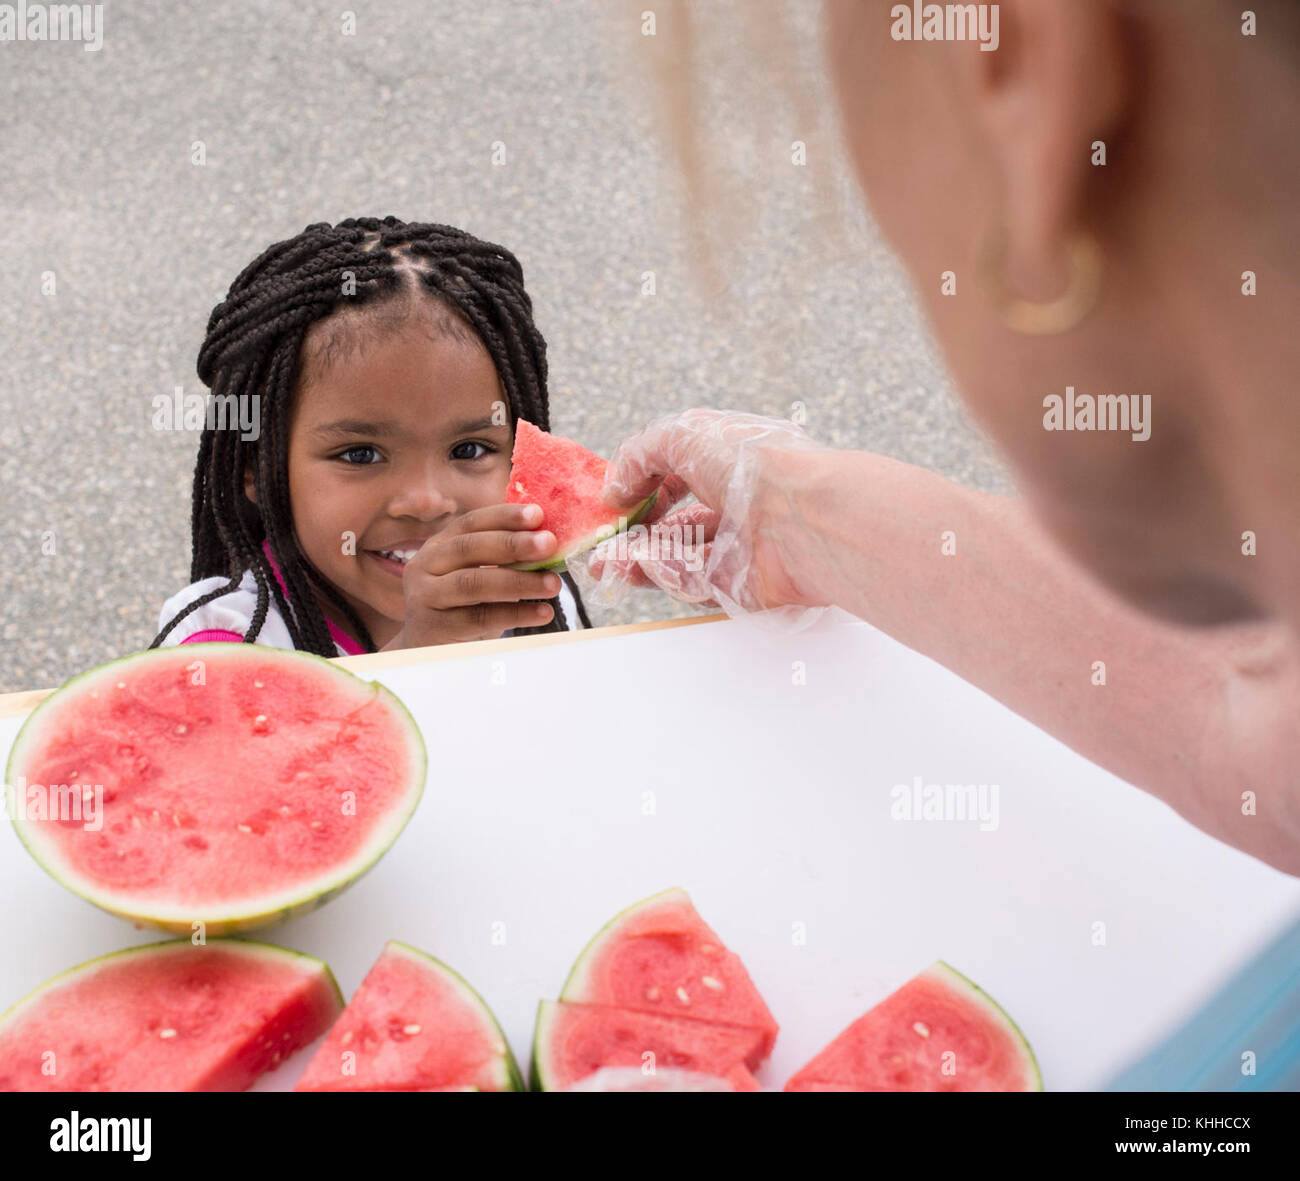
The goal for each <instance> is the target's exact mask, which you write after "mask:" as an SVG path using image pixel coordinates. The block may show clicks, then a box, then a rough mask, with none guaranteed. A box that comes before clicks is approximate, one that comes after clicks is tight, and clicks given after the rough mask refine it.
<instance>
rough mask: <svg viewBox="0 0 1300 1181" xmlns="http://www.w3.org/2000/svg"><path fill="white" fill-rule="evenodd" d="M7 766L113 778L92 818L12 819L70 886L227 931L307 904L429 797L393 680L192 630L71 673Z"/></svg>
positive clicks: (365, 862)
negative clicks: (200, 639)
mask: <svg viewBox="0 0 1300 1181" xmlns="http://www.w3.org/2000/svg"><path fill="white" fill-rule="evenodd" d="M196 661H199V662H201V663H202V667H203V672H202V683H201V684H195V683H194V681H195V673H194V672H193V671H192V670H193V669H194V668H195V662H196ZM9 776H10V779H9V781H10V782H11V783H15V782H22V781H23V780H20V779H18V778H17V777H18V776H21V777H24V780H25V782H26V783H27V784H40V785H52V784H67V785H70V786H72V787H73V788H74V790H76V791H83V792H88V793H90V794H89V795H88V796H86V797H85V798H86V799H87V802H88V803H91V804H93V802H94V790H95V789H94V788H93V787H90V786H85V787H82V786H81V785H97V786H99V787H102V794H101V799H102V815H101V817H100V820H99V823H100V827H99V828H98V829H94V828H93V825H91V824H90V823H88V822H87V819H86V816H85V814H83V813H80V812H78V811H74V810H72V809H66V810H65V813H61V814H60V817H59V818H55V817H54V816H53V814H52V813H53V811H54V809H53V808H52V807H51V808H48V811H49V812H50V815H49V816H48V817H47V816H46V815H44V814H40V815H34V816H33V815H28V816H20V817H19V820H18V824H17V827H18V829H19V835H20V836H21V837H22V839H23V841H24V843H25V844H26V845H27V847H28V849H29V850H30V851H31V852H32V853H33V855H34V856H35V857H36V859H37V860H38V861H39V862H40V863H41V864H42V865H43V866H44V867H45V868H46V869H47V870H48V871H49V872H51V873H52V874H53V875H54V876H55V877H57V878H58V879H59V880H60V881H62V882H63V883H64V884H65V885H67V886H69V887H70V888H71V889H73V890H75V891H76V892H77V893H79V894H82V895H83V896H84V897H87V898H89V899H90V901H92V902H95V903H96V904H97V905H100V906H103V907H104V908H105V909H107V910H110V911H113V912H114V913H117V914H121V915H124V916H126V917H129V918H133V919H136V920H137V922H138V923H149V924H152V925H155V926H160V927H163V929H166V930H172V931H176V932H180V931H185V932H187V933H188V932H189V930H190V929H191V924H192V922H194V921H203V922H205V923H207V924H208V933H209V934H223V933H227V932H229V931H233V930H243V929H250V928H252V927H256V926H260V925H263V924H264V923H266V922H269V921H274V920H275V919H277V918H279V917H282V916H283V913H284V912H288V911H291V910H294V909H309V908H310V906H311V905H312V904H313V902H319V901H320V900H322V896H329V895H331V894H332V893H335V892H337V889H338V888H341V886H342V885H344V884H346V883H347V882H348V881H350V880H352V879H353V878H355V877H357V876H359V875H360V874H361V873H362V872H364V871H365V869H366V868H368V867H369V866H370V865H371V864H373V862H374V861H375V860H377V859H378V857H379V856H380V855H381V854H382V853H383V851H384V849H385V848H387V846H388V845H389V844H390V843H391V842H392V841H393V839H394V838H395V837H396V836H397V834H398V832H400V831H401V828H402V826H403V825H404V824H405V823H406V820H407V818H408V817H409V816H410V813H411V812H412V810H413V809H414V807H415V804H416V802H417V801H418V799H419V796H420V792H421V790H422V788H423V784H424V748H423V743H422V741H421V739H420V734H419V731H418V729H416V727H415V725H414V723H413V722H412V721H411V719H410V716H409V715H408V714H407V713H406V711H405V709H403V708H402V706H401V704H400V702H398V701H397V699H396V698H395V697H393V695H392V694H391V693H389V692H388V691H387V690H386V689H382V688H381V687H380V686H377V685H375V684H372V683H371V682H367V681H363V680H361V679H360V678H358V677H354V676H352V675H351V674H349V673H346V672H344V671H343V670H342V669H339V668H337V667H335V666H333V665H330V664H329V663H328V662H326V661H324V660H320V659H318V658H315V657H311V656H307V655H304V654H302V653H298V652H286V651H281V650H277V649H273V648H263V647H260V646H257V645H249V644H193V645H184V646H182V647H176V648H164V649H157V650H154V651H152V652H146V653H140V654H138V655H135V656H130V657H127V658H125V659H123V660H120V661H117V662H115V663H113V664H109V665H105V666H103V667H101V668H98V669H95V670H92V671H91V672H89V673H87V674H85V675H84V676H82V677H79V678H77V679H76V680H74V681H72V682H70V683H69V684H68V685H67V686H65V687H64V688H63V689H61V690H60V691H59V692H58V693H56V694H55V695H54V696H52V697H50V698H49V699H47V701H46V702H45V703H43V705H41V706H40V707H39V708H38V709H37V710H36V711H35V712H34V713H33V714H32V716H31V718H30V719H29V720H28V723H27V725H26V726H24V728H23V731H22V732H21V733H20V735H19V737H18V739H17V741H16V742H15V744H14V750H13V755H12V757H11V760H10V764H9ZM349 792H350V793H351V795H350V796H347V795H345V794H344V793H349ZM35 798H36V799H37V800H40V798H41V796H40V793H37V796H36V797H35ZM48 798H50V799H52V798H53V797H52V796H49V797H48ZM29 811H31V809H29ZM43 811H44V810H43Z"/></svg>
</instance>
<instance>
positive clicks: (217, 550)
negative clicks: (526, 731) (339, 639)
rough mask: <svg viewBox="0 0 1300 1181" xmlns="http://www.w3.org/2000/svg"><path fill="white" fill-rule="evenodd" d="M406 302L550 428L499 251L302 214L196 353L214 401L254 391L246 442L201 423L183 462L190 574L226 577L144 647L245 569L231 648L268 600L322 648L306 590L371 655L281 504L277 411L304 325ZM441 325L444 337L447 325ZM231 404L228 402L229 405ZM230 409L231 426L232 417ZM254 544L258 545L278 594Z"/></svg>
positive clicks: (387, 225)
mask: <svg viewBox="0 0 1300 1181" xmlns="http://www.w3.org/2000/svg"><path fill="white" fill-rule="evenodd" d="M420 298H425V299H429V300H432V301H433V302H434V303H435V304H441V305H442V307H443V309H444V311H446V310H447V309H450V312H451V313H454V314H455V315H456V316H459V318H460V319H461V320H463V321H464V322H465V324H467V325H469V328H470V329H472V331H473V333H474V334H475V335H476V336H477V337H478V339H479V340H480V341H481V342H482V344H483V346H484V348H485V349H486V350H487V352H488V354H489V355H490V356H491V358H492V363H493V365H494V366H495V367H496V371H497V375H498V377H499V378H500V380H501V384H502V385H503V387H504V388H505V393H506V399H507V402H508V405H509V407H510V414H511V426H512V427H513V426H514V424H515V423H516V422H518V421H519V420H520V419H525V420H527V421H529V422H531V423H533V424H534V425H535V426H537V427H538V428H539V429H541V430H549V429H550V413H549V407H548V396H547V388H546V341H545V340H544V339H543V338H542V335H541V333H539V332H538V331H537V327H536V325H534V323H533V314H532V301H531V300H530V299H529V297H528V293H527V292H526V291H525V290H524V284H523V268H522V267H521V266H520V265H519V260H518V259H517V258H515V256H514V255H513V254H511V253H510V251H508V250H506V249H505V248H504V247H502V246H497V245H494V244H493V243H491V242H484V241H482V240H480V239H478V238H475V237H474V236H473V235H471V234H467V233H465V232H464V231H463V230H458V229H455V228H453V227H452V226H444V225H436V224H433V223H426V222H412V223H407V222H402V221H399V220H398V219H397V218H395V217H385V218H383V219H382V220H380V219H379V218H374V217H358V218H348V219H346V220H345V221H341V222H339V223H338V225H335V226H331V225H330V224H329V223H328V222H316V223H314V224H312V225H309V226H308V227H307V228H306V229H304V230H303V231H302V233H301V234H299V235H298V236H297V237H295V238H290V239H288V240H286V241H283V242H277V243H275V245H273V246H271V247H269V248H268V249H267V250H266V251H264V252H263V253H262V255H261V256H260V257H259V258H257V259H255V260H254V261H253V262H252V263H250V264H249V265H248V266H247V267H245V268H244V270H243V271H242V272H241V273H240V275H239V277H238V278H236V279H235V281H234V283H232V284H231V286H230V290H229V291H228V292H227V294H226V298H225V300H224V301H223V302H222V303H220V304H218V305H217V306H216V307H215V308H214V309H213V311H212V315H211V316H210V317H209V319H208V328H207V336H206V338H205V339H204V341H203V346H202V348H200V350H199V358H198V374H199V378H200V380H201V381H202V382H203V384H204V385H206V386H208V387H209V389H210V390H211V394H212V397H213V398H214V399H225V400H226V402H225V404H226V405H231V404H233V405H236V406H241V407H242V406H243V405H246V403H245V402H244V399H245V398H247V397H248V396H249V395H253V394H258V395H260V397H259V399H258V401H257V402H254V403H253V405H254V406H259V410H260V430H259V432H258V434H257V436H256V442H250V441H249V440H246V439H245V438H244V437H243V436H242V435H241V434H240V432H239V431H237V430H230V429H222V427H221V426H220V425H215V426H213V425H210V426H209V427H208V428H207V429H205V430H204V432H203V436H202V438H201V440H200V442H199V454H198V461H197V463H196V465H195V469H194V492H193V502H192V505H191V535H192V542H193V551H192V557H191V562H190V579H191V581H192V582H198V581H200V580H202V579H205V578H212V577H214V576H221V577H224V578H226V579H228V582H227V583H226V585H225V586H221V587H218V588H217V589H216V590H214V591H211V592H210V593H208V594H205V595H202V596H200V597H199V598H197V599H196V600H195V601H194V602H192V603H190V604H189V605H187V606H186V607H185V608H184V610H182V611H180V612H178V613H177V615H176V616H175V617H174V618H173V619H172V620H171V621H170V622H169V623H168V624H167V625H166V626H165V627H164V628H163V629H162V631H161V632H159V633H158V635H157V636H156V637H155V638H154V641H153V643H152V644H150V647H151V648H156V647H157V646H158V645H159V644H160V643H161V642H162V641H163V640H164V639H165V638H166V636H167V635H168V633H169V632H170V631H171V630H172V629H173V628H174V627H175V626H176V625H177V624H178V623H179V622H180V621H181V620H182V619H184V618H185V617H186V616H187V615H189V614H190V613H191V612H192V611H195V610H197V609H198V608H199V607H202V606H203V605H204V604H205V603H210V602H212V601H213V600H214V599H218V598H220V597H221V596H222V595H226V594H229V593H230V592H231V591H233V590H236V589H237V588H238V587H239V584H240V582H241V581H242V579H243V576H244V573H245V571H251V572H252V574H253V577H254V579H255V580H256V583H257V607H256V610H255V611H254V614H253V619H252V621H251V623H250V625H249V628H248V634H247V635H246V636H244V642H245V643H247V644H251V643H254V642H255V641H256V639H257V637H258V635H259V634H260V632H261V629H262V625H263V623H264V622H265V621H266V616H267V612H268V611H269V609H270V606H271V603H272V602H274V603H275V605H276V607H277V608H278V610H279V612H280V614H281V616H282V617H283V619H284V621H285V624H286V626H287V627H288V629H289V635H290V637H291V638H292V640H293V644H294V647H295V648H298V649H302V650H305V651H308V652H314V653H316V654H317V655H320V656H334V655H336V654H337V653H336V649H335V646H334V641H333V639H332V638H331V636H330V633H329V626H328V623H327V622H326V618H325V615H324V613H323V612H322V610H321V608H320V604H319V602H318V601H317V599H316V597H315V595H314V594H313V593H312V590H313V588H315V589H318V590H319V591H320V593H321V594H322V595H323V596H324V597H325V598H326V599H327V600H328V601H329V602H331V603H333V604H334V605H335V606H336V607H337V608H338V610H339V612H340V614H341V615H342V616H343V617H344V618H345V619H347V621H348V622H349V623H350V624H351V625H352V630H353V633H354V634H355V635H356V637H357V638H358V640H359V641H360V642H361V644H362V646H363V647H364V649H365V650H366V651H368V652H373V651H375V643H374V640H373V639H372V637H371V635H370V633H369V631H368V630H367V628H366V626H365V624H363V623H362V621H361V619H360V618H359V617H358V615H357V613H356V611H355V610H353V608H352V606H351V605H350V604H349V603H348V602H347V601H346V600H345V599H344V598H343V596H342V595H341V594H340V592H339V591H338V590H337V589H335V587H334V586H333V585H332V584H331V583H330V582H329V580H328V579H326V578H325V576H324V575H322V574H321V573H320V571H319V570H317V569H316V568H315V566H314V565H313V564H312V563H311V562H310V561H309V560H308V558H307V556H306V555H305V554H304V553H303V552H302V550H301V548H300V547H299V545H298V541H297V537H296V534H295V532H294V528H293V513H292V510H291V506H290V503H289V477H288V466H289V464H288V447H289V437H288V436H289V415H290V411H291V408H292V402H293V397H294V393H295V389H296V388H297V385H298V383H299V381H300V379H301V376H302V361H303V341H304V338H305V337H306V335H307V331H308V329H309V328H310V327H311V326H312V325H313V324H315V323H317V322H318V321H320V320H323V319H325V318H326V317H329V316H330V315H331V314H332V313H335V312H336V311H337V310H339V309H340V308H346V309H348V310H349V311H350V312H355V310H356V309H364V311H362V312H361V313H360V315H359V316H356V317H355V318H356V319H358V320H359V321H360V322H361V323H362V324H363V325H364V324H365V323H366V322H367V321H369V322H371V324H372V326H373V322H374V321H375V320H376V319H377V313H378V314H382V313H384V312H387V311H389V310H390V309H391V308H392V306H393V305H395V304H399V303H409V302H411V301H414V300H417V299H420ZM450 318H451V317H450V316H448V319H450ZM447 328H448V329H449V330H450V331H452V332H456V331H458V326H456V325H454V324H453V325H447ZM460 330H463V326H461V327H460ZM231 398H235V399H238V401H237V402H234V403H231V402H230V401H229V399H231ZM234 417H235V421H238V420H239V419H241V418H242V415H236V416H234ZM246 465H248V466H249V467H250V468H251V470H252V471H253V473H254V481H255V487H256V491H257V503H256V504H253V503H252V502H251V501H250V500H249V499H248V497H247V496H245V494H244V470H245V466H246ZM263 541H266V542H268V543H269V547H270V550H271V555H272V557H273V558H274V559H275V562H276V565H277V566H278V567H279V570H280V576H281V577H282V578H283V579H284V584H285V587H286V588H287V590H288V600H289V601H286V595H285V591H284V590H282V589H281V587H280V583H279V581H278V580H277V579H276V577H275V571H274V570H273V569H272V566H271V563H270V561H269V560H268V559H267V556H266V554H265V553H264V551H263V545H262V543H263ZM561 577H562V578H563V579H564V581H565V583H566V584H567V585H568V587H569V589H570V591H571V592H572V593H573V598H574V602H575V603H576V604H577V608H578V616H579V619H580V620H581V622H582V623H583V625H584V626H586V627H590V626H591V622H590V620H589V619H588V618H587V612H586V608H585V607H584V605H583V602H582V598H581V595H580V594H579V592H578V588H577V586H576V585H575V584H574V582H573V577H572V575H570V574H569V573H568V572H567V571H566V572H564V573H563V574H562V575H561ZM290 601H291V602H292V604H293V606H292V609H291V608H290V605H289V603H290ZM550 603H551V607H552V610H553V612H554V615H553V617H552V618H551V620H550V621H549V622H548V623H545V624H543V625H541V626H540V627H521V628H516V629H514V633H513V634H515V635H530V634H534V633H537V632H555V631H567V630H568V627H567V624H566V622H565V619H564V612H563V611H562V610H561V608H560V601H559V599H558V597H557V598H554V599H552V600H550Z"/></svg>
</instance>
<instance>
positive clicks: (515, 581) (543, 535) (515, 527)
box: [383, 504, 561, 651]
mask: <svg viewBox="0 0 1300 1181" xmlns="http://www.w3.org/2000/svg"><path fill="white" fill-rule="evenodd" d="M541 523H542V510H541V509H540V508H539V507H538V506H537V505H535V504H494V505H488V506H487V507H485V508H477V509H473V510H471V511H470V512H468V513H465V514H464V515H462V516H460V517H457V518H456V519H455V520H454V521H453V522H452V523H451V524H450V525H449V526H448V527H447V528H446V529H445V530H444V531H443V532H441V533H439V534H438V535H437V536H436V537H431V538H429V540H428V541H426V542H425V543H424V545H423V546H421V548H420V552H419V553H417V554H416V555H415V557H413V558H412V559H411V560H410V561H409V562H408V563H407V564H406V569H405V570H403V571H402V589H403V592H404V594H405V596H406V620H405V622H404V623H403V624H402V629H401V631H399V632H398V633H397V635H396V636H395V637H394V638H393V639H392V640H391V641H390V642H389V643H387V644H385V645H384V648H383V650H385V651H387V650H388V649H392V648H422V647H425V646H426V645H430V644H454V643H459V642H460V641H462V640H488V639H496V638H497V637H499V636H500V635H501V633H502V632H505V631H508V630H509V629H510V628H516V627H540V626H541V625H542V624H545V623H548V622H549V621H550V619H551V617H552V616H553V615H554V613H555V612H554V610H553V609H552V608H551V605H550V604H549V603H536V602H525V601H524V600H527V599H553V598H554V597H555V596H556V595H558V594H559V593H560V586H561V582H560V576H559V575H558V574H556V573H554V572H553V571H550V570H507V569H504V567H506V566H509V565H511V564H512V563H515V562H535V561H543V560H544V559H546V558H548V557H550V556H551V555H552V554H553V553H554V552H555V548H556V541H555V534H554V533H550V532H547V531H546V530H538V529H537V526H538V525H540V524H541Z"/></svg>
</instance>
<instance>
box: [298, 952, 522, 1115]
mask: <svg viewBox="0 0 1300 1181" xmlns="http://www.w3.org/2000/svg"><path fill="white" fill-rule="evenodd" d="M523 1089H524V1080H523V1076H522V1075H521V1074H520V1073H519V1067H518V1066H517V1065H516V1064H515V1059H514V1055H513V1054H511V1052H510V1046H509V1045H508V1044H507V1042H506V1037H505V1034H504V1033H502V1032H501V1027H500V1026H499V1025H498V1024H497V1021H496V1018H495V1017H493V1016H492V1013H491V1010H489V1009H488V1007H487V1005H486V1004H485V1003H484V1001H483V998H482V997H481V996H479V994H478V993H477V992H475V991H474V990H473V989H472V988H471V987H470V986H469V985H468V984H467V983H466V982H465V981H464V980H463V979H462V978H461V977H460V976H458V975H457V974H456V973H455V972H453V971H452V970H451V969H450V968H449V967H447V965H446V964H444V963H441V962H440V961H438V960H435V959H434V958H433V957H432V956H429V955H425V954H424V952H422V951H417V950H416V949H415V948H414V947H408V946H407V945H406V944H405V943H398V942H397V941H396V940H390V941H389V942H388V944H387V945H386V946H385V947H384V951H383V954H382V955H380V957H379V959H378V960H376V961H375V964H374V966H373V967H372V968H371V969H370V971H369V972H368V973H367V974H366V978H365V979H364V980H363V981H362V982H361V987H360V988H358V989H357V991H356V995H355V996H353V998H352V1000H351V1002H350V1003H349V1004H348V1007H347V1009H346V1011H345V1012H344V1014H343V1016H342V1017H340V1018H339V1019H338V1021H336V1022H335V1023H334V1027H333V1028H332V1029H331V1030H330V1034H329V1037H328V1038H326V1039H325V1043H324V1045H322V1046H321V1048H320V1049H319V1050H318V1051H317V1052H316V1055H315V1057H313V1058H312V1060H311V1062H309V1063H308V1065H307V1069H306V1071H304V1073H303V1076H302V1078H301V1079H299V1080H298V1085H297V1086H296V1087H295V1088H294V1090H296V1091H522V1090H523Z"/></svg>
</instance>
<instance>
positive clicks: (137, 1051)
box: [0, 939, 343, 1091]
mask: <svg viewBox="0 0 1300 1181" xmlns="http://www.w3.org/2000/svg"><path fill="white" fill-rule="evenodd" d="M342 1008H343V998H342V996H340V994H339V988H338V985H337V984H336V983H335V982H334V977H333V976H332V975H331V973H330V970H329V968H328V967H326V966H325V964H323V963H322V962H321V961H320V960H317V959H313V958H312V957H311V956H306V955H300V954H299V953H298V952H296V951H288V950H286V949H285V948H283V947H273V946H271V945H270V944H266V943H251V942H247V941H245V940H242V939H211V940H209V941H208V942H207V943H206V944H204V945H203V946H199V947H195V946H193V945H191V943H190V941H189V940H188V939H178V940H173V941H169V942H166V943H150V944H146V945H145V946H143V947H132V948H129V949H128V950H126V951H118V952H114V953H112V954H111V955H103V956H100V957H99V958H98V959H93V960H89V961H87V962H86V963H84V964H79V965H78V966H77V967H75V968H71V969H69V970H68V971H67V972H64V973H63V974H62V975H59V976H56V977H54V979H53V980H49V981H47V982H46V983H45V984H43V985H41V987H40V988H38V989H36V990H35V991H34V992H32V993H29V994H28V995H27V996H26V997H24V998H23V999H22V1000H21V1001H19V1002H18V1003H17V1004H16V1005H14V1007H13V1008H12V1009H10V1010H9V1011H8V1012H7V1013H5V1014H4V1016H3V1017H0V1091H242V1090H244V1089H245V1088H247V1087H249V1086H251V1085H252V1083H253V1082H254V1080H255V1079H256V1078H257V1076H258V1075H260V1074H262V1073H263V1072H265V1071H268V1070H271V1069H273V1068H274V1067H276V1066H279V1065H280V1063H281V1062H282V1061H283V1060H284V1059H285V1058H287V1057H288V1056H289V1055H290V1054H292V1053H293V1052H294V1051H295V1050H298V1049H300V1048H301V1047H303V1046H305V1045H308V1044H310V1043H311V1042H313V1041H315V1040H316V1038H318V1037H319V1036H320V1035H321V1034H322V1033H323V1032H324V1031H325V1030H326V1029H327V1028H329V1025H330V1022H331V1021H333V1020H334V1018H335V1017H336V1016H338V1014H339V1012H340V1011H341V1010H342Z"/></svg>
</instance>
